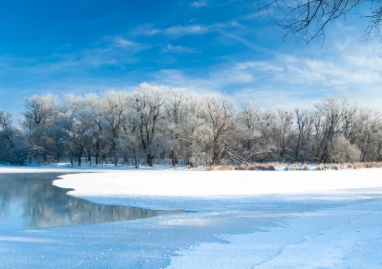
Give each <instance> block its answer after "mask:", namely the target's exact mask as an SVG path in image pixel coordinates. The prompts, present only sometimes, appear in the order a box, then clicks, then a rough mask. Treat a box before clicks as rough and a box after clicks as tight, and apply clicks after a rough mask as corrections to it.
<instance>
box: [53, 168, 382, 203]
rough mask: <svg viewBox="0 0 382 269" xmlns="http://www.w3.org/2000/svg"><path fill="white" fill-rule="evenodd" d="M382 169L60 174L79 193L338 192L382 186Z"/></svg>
mask: <svg viewBox="0 0 382 269" xmlns="http://www.w3.org/2000/svg"><path fill="white" fill-rule="evenodd" d="M381 176H382V169H363V170H348V171H324V172H323V171H309V172H303V171H288V172H275V171H214V172H208V171H193V172H188V171H113V172H112V173H108V175H107V176H106V177H105V175H104V174H100V173H91V174H72V175H64V176H60V178H61V180H56V181H54V185H56V186H58V187H62V188H73V189H74V191H72V192H71V193H70V194H72V195H78V196H113V195H117V196H121V195H125V196H153V197H219V196H220V197H224V196H256V195H286V194H288V195H291V194H298V195H301V194H320V193H324V194H328V193H331V194H334V193H343V194H345V193H348V192H352V193H354V192H355V191H360V190H366V189H367V190H369V191H370V190H371V189H375V190H376V191H377V190H378V189H380V188H382V179H381Z"/></svg>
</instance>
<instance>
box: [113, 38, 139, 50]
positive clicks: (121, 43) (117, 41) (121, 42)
mask: <svg viewBox="0 0 382 269" xmlns="http://www.w3.org/2000/svg"><path fill="white" fill-rule="evenodd" d="M113 40H114V45H115V46H117V47H120V48H128V47H135V46H139V45H140V44H138V43H135V42H131V41H129V40H126V39H123V38H122V37H114V38H113Z"/></svg>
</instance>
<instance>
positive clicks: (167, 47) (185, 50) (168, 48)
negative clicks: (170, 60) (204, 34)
mask: <svg viewBox="0 0 382 269" xmlns="http://www.w3.org/2000/svg"><path fill="white" fill-rule="evenodd" d="M161 51H162V52H177V53H198V52H199V51H198V50H196V49H194V48H189V47H185V46H181V45H177V46H173V45H171V44H167V45H165V46H164V47H162V49H161Z"/></svg>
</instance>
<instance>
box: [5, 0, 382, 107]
mask: <svg viewBox="0 0 382 269" xmlns="http://www.w3.org/2000/svg"><path fill="white" fill-rule="evenodd" d="M253 3H254V1H253V0H252V1H244V0H242V1H241V0H236V1H235V0H230V1H218V0H208V1H170V0H161V1H148V0H141V1H127V0H125V1H117V0H108V1H101V0H66V1H58V0H57V1H51V0H50V1H48V0H35V1H28V0H13V1H3V2H2V3H0V33H1V37H0V38H1V42H0V109H3V110H6V111H9V112H11V113H15V114H17V113H19V111H20V110H22V109H23V100H24V98H25V97H28V96H31V95H33V94H46V93H53V94H57V95H62V94H65V93H77V94H84V93H86V92H101V91H104V90H107V89H118V90H119V89H121V90H131V89H134V88H135V87H137V86H138V85H139V84H140V83H142V82H147V83H151V84H155V85H167V86H171V87H184V88H187V89H190V90H193V91H197V92H199V93H227V94H230V95H231V96H232V97H233V98H234V99H235V100H236V101H237V102H238V103H240V102H242V101H245V100H247V99H248V100H251V101H252V102H254V103H257V104H259V105H261V106H263V107H269V108H275V107H277V106H284V107H296V106H299V107H303V108H305V107H306V108H308V107H311V106H312V104H314V103H315V102H317V100H318V99H322V98H325V96H326V95H327V94H334V95H342V94H346V95H348V96H350V97H352V98H353V99H355V100H357V101H359V102H361V103H364V104H367V105H370V106H374V107H378V105H379V104H380V102H381V101H382V94H381V93H380V92H381V91H380V85H381V82H382V74H381V70H382V59H381V57H380V53H379V50H376V47H375V46H374V45H372V44H371V45H370V44H369V45H368V46H366V47H365V46H362V44H361V42H360V40H359V38H360V37H361V35H362V30H363V26H364V25H363V24H362V23H360V22H359V21H358V20H356V18H354V20H353V19H352V18H348V19H347V21H346V22H344V21H339V22H336V23H334V24H332V25H331V26H330V28H329V29H328V32H327V38H326V42H325V44H324V47H323V48H321V49H317V48H319V47H320V45H321V41H320V40H317V41H315V42H313V43H311V44H308V45H306V44H303V43H298V42H296V40H294V39H293V38H290V39H288V40H287V41H286V42H283V40H282V38H281V37H280V35H279V34H278V33H277V32H275V31H274V29H273V28H272V27H271V26H270V24H269V22H268V21H267V20H266V19H265V18H263V19H258V18H257V17H256V16H255V15H254V14H253V13H252V12H251V7H252V5H253Z"/></svg>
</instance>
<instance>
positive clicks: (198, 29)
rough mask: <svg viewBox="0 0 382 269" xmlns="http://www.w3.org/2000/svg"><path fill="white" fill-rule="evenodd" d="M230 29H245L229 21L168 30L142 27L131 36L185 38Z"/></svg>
mask: <svg viewBox="0 0 382 269" xmlns="http://www.w3.org/2000/svg"><path fill="white" fill-rule="evenodd" d="M228 27H243V26H241V25H240V24H239V23H238V22H236V21H229V22H223V23H214V24H210V25H203V24H190V25H176V26H170V27H167V28H156V27H152V25H141V26H138V27H136V28H135V29H133V30H132V31H131V32H130V34H131V35H133V36H134V35H135V36H139V35H143V36H155V35H167V36H184V35H198V34H205V33H208V32H213V31H218V30H220V29H224V28H228Z"/></svg>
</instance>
